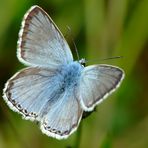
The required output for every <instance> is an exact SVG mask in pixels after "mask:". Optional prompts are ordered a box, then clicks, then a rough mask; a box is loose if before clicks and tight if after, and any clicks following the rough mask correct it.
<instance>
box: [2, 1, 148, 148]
mask: <svg viewBox="0 0 148 148" xmlns="http://www.w3.org/2000/svg"><path fill="white" fill-rule="evenodd" d="M35 4H37V5H39V6H41V7H42V8H43V9H44V10H46V11H47V13H48V14H49V15H50V16H51V17H52V19H53V20H54V21H55V23H56V24H57V26H58V27H59V28H60V30H61V31H62V32H63V34H64V35H66V36H67V40H68V42H69V44H70V46H71V49H72V51H73V53H74V52H75V51H74V46H73V43H72V42H71V36H73V38H74V40H75V43H76V45H77V48H78V51H79V54H80V57H85V58H86V59H88V60H93V59H94V60H97V59H98V61H96V62H90V63H88V64H94V63H107V64H112V65H117V66H119V67H121V68H123V69H124V70H125V73H126V77H125V79H124V81H123V83H122V85H121V87H120V88H119V89H118V90H117V91H116V92H115V93H114V94H113V95H112V96H110V97H109V99H107V100H105V101H104V102H103V103H102V104H100V105H99V106H97V111H96V112H94V113H92V114H91V115H90V116H89V117H88V118H86V119H84V120H83V121H82V122H81V125H80V126H81V130H80V129H78V131H77V132H75V133H74V134H72V135H71V136H70V137H69V138H68V139H67V140H62V141H59V140H56V139H53V138H50V137H47V136H46V135H43V134H42V133H41V131H40V130H39V126H38V125H36V124H34V123H32V122H30V121H25V120H22V118H21V116H20V115H18V114H17V113H15V112H13V111H11V110H10V109H9V108H8V106H7V105H6V104H5V102H4V101H3V99H2V95H1V96H0V148H10V147H11V148H32V147H34V148H52V147H60V148H70V147H80V148H90V147H91V148H148V97H147V96H148V0H83V1H80V0H75V1H74V0H42V1H41V0H40V1H39V0H36V1H35V0H0V91H1V94H2V89H3V87H4V84H5V82H6V81H7V80H8V78H10V77H11V76H12V75H13V74H14V73H15V72H17V71H18V70H19V69H21V68H23V67H24V66H23V64H21V63H20V62H19V61H18V60H17V57H16V43H17V39H18V31H19V29H20V24H21V21H22V17H23V15H24V14H25V12H26V11H27V10H28V9H29V8H30V7H31V6H32V5H35ZM67 25H68V26H70V28H71V30H72V31H71V33H68V31H67V27H66V26H67ZM67 34H68V35H67ZM112 56H124V58H121V59H116V60H108V61H99V59H102V58H109V57H112Z"/></svg>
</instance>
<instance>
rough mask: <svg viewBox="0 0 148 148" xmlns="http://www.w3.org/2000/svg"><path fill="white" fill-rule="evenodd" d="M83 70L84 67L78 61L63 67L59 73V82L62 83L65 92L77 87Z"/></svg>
mask: <svg viewBox="0 0 148 148" xmlns="http://www.w3.org/2000/svg"><path fill="white" fill-rule="evenodd" d="M83 68H84V67H83V66H82V65H81V64H80V63H79V62H77V61H76V62H72V63H70V64H67V65H64V66H62V68H61V69H60V71H59V79H60V81H59V82H61V87H62V88H63V89H64V90H65V89H70V88H73V87H75V86H77V85H78V83H79V81H80V77H81V72H82V70H83Z"/></svg>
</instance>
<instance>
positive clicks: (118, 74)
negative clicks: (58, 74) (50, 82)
mask: <svg viewBox="0 0 148 148" xmlns="http://www.w3.org/2000/svg"><path fill="white" fill-rule="evenodd" d="M123 78H124V72H123V70H121V69H120V68H118V67H114V66H110V65H103V64H102V65H92V66H87V67H85V68H84V71H83V72H82V77H81V82H80V89H79V90H80V92H79V95H80V101H81V105H82V107H83V109H84V110H85V111H91V110H93V109H94V107H95V105H96V104H98V103H100V102H102V101H103V100H104V99H105V98H106V97H107V96H108V95H109V94H111V93H112V92H113V91H115V90H116V88H117V87H119V85H120V83H121V81H122V79H123Z"/></svg>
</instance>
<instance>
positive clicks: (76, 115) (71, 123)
mask: <svg viewBox="0 0 148 148" xmlns="http://www.w3.org/2000/svg"><path fill="white" fill-rule="evenodd" d="M47 110H48V112H47V114H46V115H45V116H44V118H43V121H41V130H42V132H43V133H45V134H46V135H48V136H52V137H55V138H57V139H63V138H67V137H68V136H69V135H70V134H72V133H73V132H74V131H75V130H76V129H77V127H78V124H79V122H80V120H81V117H82V112H83V111H82V108H81V106H80V102H79V100H78V99H77V97H76V94H73V93H69V92H68V91H65V92H64V94H63V95H62V98H61V99H60V100H59V101H58V102H57V103H55V104H54V105H53V106H52V108H51V109H50V110H49V107H48V106H47Z"/></svg>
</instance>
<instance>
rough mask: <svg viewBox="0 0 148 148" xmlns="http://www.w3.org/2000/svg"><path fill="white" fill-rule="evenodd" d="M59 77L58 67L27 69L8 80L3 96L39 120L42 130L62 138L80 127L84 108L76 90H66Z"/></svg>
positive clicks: (32, 118)
mask: <svg viewBox="0 0 148 148" xmlns="http://www.w3.org/2000/svg"><path fill="white" fill-rule="evenodd" d="M59 79H60V78H58V77H57V71H55V70H47V69H40V68H25V69H23V70H21V71H20V72H18V73H16V74H15V75H14V76H13V77H12V78H11V79H10V80H8V82H7V83H6V86H5V89H4V96H3V97H4V99H5V101H6V103H7V104H8V105H9V107H10V108H11V109H12V110H14V111H16V112H18V113H21V114H22V115H23V117H24V118H25V119H29V120H32V121H34V120H36V121H39V122H40V124H41V130H42V132H43V133H45V134H47V135H48V136H52V137H55V138H57V139H62V138H67V137H68V136H69V135H70V134H72V133H73V132H74V131H75V130H76V129H77V127H78V124H79V122H80V119H81V117H82V112H83V111H82V108H81V105H80V102H79V100H78V98H77V97H78V96H77V95H76V93H74V92H73V91H72V92H71V91H63V90H62V89H61V84H60V81H59Z"/></svg>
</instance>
